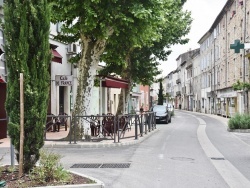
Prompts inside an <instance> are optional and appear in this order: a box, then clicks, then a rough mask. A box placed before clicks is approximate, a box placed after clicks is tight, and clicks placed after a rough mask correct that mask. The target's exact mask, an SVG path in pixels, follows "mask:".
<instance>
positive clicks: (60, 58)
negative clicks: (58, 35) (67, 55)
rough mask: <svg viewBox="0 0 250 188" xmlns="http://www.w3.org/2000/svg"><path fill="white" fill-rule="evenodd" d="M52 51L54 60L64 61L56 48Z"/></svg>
mask: <svg viewBox="0 0 250 188" xmlns="http://www.w3.org/2000/svg"><path fill="white" fill-rule="evenodd" d="M51 51H52V56H53V57H52V61H54V62H57V63H62V56H61V55H60V54H59V53H58V52H57V51H56V50H54V49H52V50H51Z"/></svg>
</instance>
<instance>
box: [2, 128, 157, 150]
mask: <svg viewBox="0 0 250 188" xmlns="http://www.w3.org/2000/svg"><path fill="white" fill-rule="evenodd" d="M68 131H69V129H68ZM68 131H65V130H64V129H61V130H60V131H59V132H47V133H46V139H48V140H49V141H45V143H44V148H52V147H54V148H65V147H68V148H100V147H117V146H128V145H134V144H137V143H140V142H142V141H143V140H145V139H147V138H148V137H149V136H151V135H153V134H154V133H156V132H157V131H158V129H157V128H156V129H154V130H153V131H151V132H147V134H143V136H138V139H135V137H134V135H135V129H134V127H133V126H132V127H131V130H129V131H126V133H125V137H124V138H120V141H119V142H118V140H117V139H118V138H117V137H116V142H114V139H111V138H110V137H107V139H105V138H102V137H100V138H99V137H93V140H92V141H76V144H75V143H74V140H73V138H72V141H71V143H70V142H69V141H61V140H60V139H62V138H65V137H66V136H67V135H68ZM8 147H10V138H4V139H0V148H8Z"/></svg>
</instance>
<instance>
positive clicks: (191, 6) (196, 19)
mask: <svg viewBox="0 0 250 188" xmlns="http://www.w3.org/2000/svg"><path fill="white" fill-rule="evenodd" d="M226 1H227V0H187V2H186V4H185V5H184V9H185V10H188V11H191V14H192V15H191V16H192V18H193V22H192V25H191V30H190V33H189V34H188V35H187V37H188V38H189V39H190V41H189V42H188V43H187V44H185V45H174V46H172V47H171V50H172V53H171V55H170V56H169V57H168V61H166V62H162V63H161V65H160V66H159V68H160V69H161V70H162V71H163V73H162V76H166V75H167V74H168V73H169V72H171V71H173V70H175V69H176V68H177V63H176V59H177V57H178V56H179V55H180V54H182V53H185V52H187V51H188V50H189V49H192V50H193V49H196V48H199V44H198V41H199V40H200V39H201V37H202V36H203V35H204V34H205V33H206V32H207V31H208V30H209V29H210V27H211V26H212V24H213V22H214V21H215V19H216V17H217V16H218V14H219V13H220V11H221V10H222V8H223V7H224V5H225V3H226Z"/></svg>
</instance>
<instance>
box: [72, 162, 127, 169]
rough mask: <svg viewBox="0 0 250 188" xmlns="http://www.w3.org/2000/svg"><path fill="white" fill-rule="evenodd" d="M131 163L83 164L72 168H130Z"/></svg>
mask: <svg viewBox="0 0 250 188" xmlns="http://www.w3.org/2000/svg"><path fill="white" fill-rule="evenodd" d="M129 167H130V163H102V164H101V163H82V164H74V165H73V166H71V167H70V168H129Z"/></svg>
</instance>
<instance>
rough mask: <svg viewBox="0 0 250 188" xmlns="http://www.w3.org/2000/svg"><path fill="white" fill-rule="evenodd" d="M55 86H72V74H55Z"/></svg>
mask: <svg viewBox="0 0 250 188" xmlns="http://www.w3.org/2000/svg"><path fill="white" fill-rule="evenodd" d="M56 86H73V76H72V75H56Z"/></svg>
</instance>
